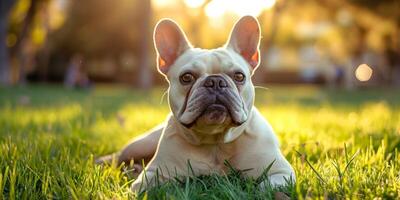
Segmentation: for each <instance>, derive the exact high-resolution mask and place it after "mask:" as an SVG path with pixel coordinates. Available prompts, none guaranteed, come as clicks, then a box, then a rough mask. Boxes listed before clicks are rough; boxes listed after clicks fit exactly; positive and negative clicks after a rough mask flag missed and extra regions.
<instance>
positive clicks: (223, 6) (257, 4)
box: [205, 0, 276, 18]
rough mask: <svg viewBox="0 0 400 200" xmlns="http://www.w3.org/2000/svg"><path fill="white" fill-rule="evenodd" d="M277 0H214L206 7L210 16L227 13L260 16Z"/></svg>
mask: <svg viewBox="0 0 400 200" xmlns="http://www.w3.org/2000/svg"><path fill="white" fill-rule="evenodd" d="M275 3H276V0H247V1H243V0H214V1H211V2H210V3H209V4H208V5H207V6H206V8H205V12H206V15H207V16H208V17H210V18H217V17H221V16H223V15H224V14H226V13H233V14H236V15H239V16H242V15H253V16H258V15H260V14H261V13H262V11H263V10H265V9H270V8H272V7H273V6H274V5H275Z"/></svg>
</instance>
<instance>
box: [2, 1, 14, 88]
mask: <svg viewBox="0 0 400 200" xmlns="http://www.w3.org/2000/svg"><path fill="white" fill-rule="evenodd" d="M14 3H15V1H14V0H1V1H0V85H8V84H10V81H11V80H10V63H9V60H8V48H7V43H6V38H7V26H8V15H9V13H10V10H11V8H12V6H13V5H14Z"/></svg>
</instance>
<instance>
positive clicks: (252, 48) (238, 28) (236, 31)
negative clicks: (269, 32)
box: [226, 16, 261, 69]
mask: <svg viewBox="0 0 400 200" xmlns="http://www.w3.org/2000/svg"><path fill="white" fill-rule="evenodd" d="M260 38H261V34H260V25H259V23H258V20H257V19H256V18H255V17H253V16H244V17H242V18H240V19H239V21H237V22H236V24H235V26H234V27H233V29H232V32H231V34H230V36H229V40H228V43H227V44H226V46H227V48H231V49H233V50H234V51H235V52H237V53H238V54H240V55H241V56H242V57H243V58H244V59H245V60H246V61H247V62H248V63H249V65H250V66H251V67H252V68H253V69H255V68H256V67H257V66H258V65H259V63H260V56H259V55H260V52H259V45H260Z"/></svg>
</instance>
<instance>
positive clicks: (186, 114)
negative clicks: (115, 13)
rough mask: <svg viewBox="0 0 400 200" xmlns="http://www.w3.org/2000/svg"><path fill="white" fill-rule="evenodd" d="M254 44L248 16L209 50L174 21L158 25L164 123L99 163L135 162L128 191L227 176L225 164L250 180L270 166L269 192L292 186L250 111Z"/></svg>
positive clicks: (265, 128)
mask: <svg viewBox="0 0 400 200" xmlns="http://www.w3.org/2000/svg"><path fill="white" fill-rule="evenodd" d="M259 44H260V26H259V23H258V21H257V19H256V18H254V17H252V16H244V17H242V18H240V19H239V20H238V21H237V22H236V24H235V25H234V28H233V29H232V31H231V33H230V36H229V39H228V42H227V43H226V45H224V46H223V47H221V48H217V49H212V50H205V49H199V48H193V47H192V45H191V44H190V43H189V42H188V40H187V38H186V36H185V34H184V32H183V31H182V29H181V28H180V27H179V25H178V24H177V23H175V22H174V21H173V20H171V19H163V20H161V21H159V22H158V23H157V25H156V27H155V31H154V45H155V48H156V51H157V66H158V71H159V72H160V73H161V74H162V75H164V76H165V78H166V80H167V81H168V83H169V88H168V102H169V106H170V109H171V114H169V116H168V117H167V119H166V121H165V123H163V124H161V125H159V126H158V127H156V128H154V129H153V130H151V131H149V132H148V133H147V134H145V135H144V136H142V137H140V138H137V139H135V140H134V141H133V142H131V143H130V144H129V145H127V146H126V147H125V148H124V149H123V150H122V151H121V152H120V153H117V154H114V155H113V156H108V157H104V158H102V159H100V161H99V162H105V161H106V160H110V159H112V158H113V157H116V158H117V160H118V164H121V163H129V162H131V161H132V160H133V161H134V163H135V164H134V169H135V170H136V172H138V177H137V179H136V180H135V181H134V182H133V184H132V186H131V189H132V190H133V191H143V190H145V189H147V188H149V187H151V186H154V184H155V182H156V180H157V181H161V182H162V181H166V180H169V179H171V178H174V177H177V176H189V175H193V174H192V173H193V172H194V173H195V174H196V175H207V174H213V173H216V174H225V173H226V172H227V171H228V170H229V168H228V167H227V166H226V165H225V164H224V162H225V161H227V162H229V163H230V165H231V166H232V167H234V168H236V169H239V170H243V171H244V172H243V173H244V175H246V176H249V177H254V178H257V177H259V176H261V175H262V173H263V171H264V170H265V169H266V168H267V167H268V166H270V169H269V171H268V180H269V181H270V183H271V184H272V185H273V186H279V185H285V184H287V180H289V179H290V180H295V174H294V171H293V168H292V167H291V165H290V164H289V162H288V161H287V160H286V159H285V157H284V156H283V155H282V153H281V151H280V149H279V144H278V139H277V137H276V136H275V134H274V131H273V129H272V128H271V126H270V124H269V123H268V122H267V121H266V120H265V119H264V118H263V116H262V115H261V114H260V112H259V111H258V110H257V108H256V107H254V97H255V91H254V85H253V83H252V81H251V77H252V75H253V74H254V72H255V70H256V68H257V67H258V65H259V62H260V58H259V55H260V54H259ZM141 161H144V164H146V167H145V169H144V170H143V169H142V167H141V166H142V162H141ZM189 163H190V165H191V168H192V170H191V171H190V172H189V171H188V164H189ZM261 184H265V183H261Z"/></svg>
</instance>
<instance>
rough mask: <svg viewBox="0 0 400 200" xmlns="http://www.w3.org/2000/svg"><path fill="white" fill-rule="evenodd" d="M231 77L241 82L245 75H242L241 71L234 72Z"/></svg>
mask: <svg viewBox="0 0 400 200" xmlns="http://www.w3.org/2000/svg"><path fill="white" fill-rule="evenodd" d="M233 79H234V80H235V81H237V82H240V83H241V82H243V81H244V79H245V76H244V74H243V73H242V72H236V73H235V74H234V75H233Z"/></svg>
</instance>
